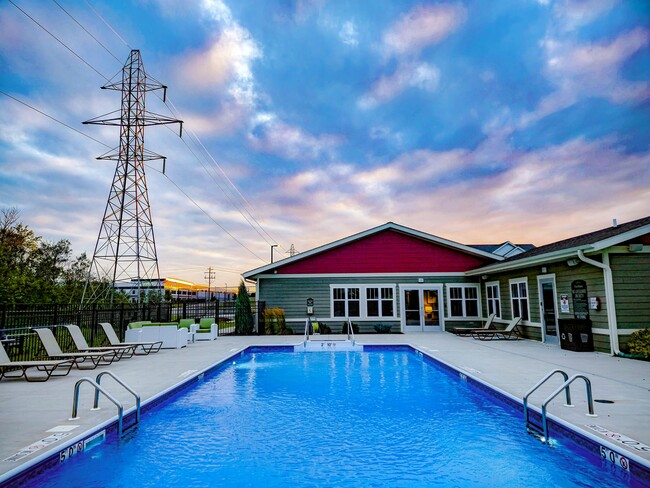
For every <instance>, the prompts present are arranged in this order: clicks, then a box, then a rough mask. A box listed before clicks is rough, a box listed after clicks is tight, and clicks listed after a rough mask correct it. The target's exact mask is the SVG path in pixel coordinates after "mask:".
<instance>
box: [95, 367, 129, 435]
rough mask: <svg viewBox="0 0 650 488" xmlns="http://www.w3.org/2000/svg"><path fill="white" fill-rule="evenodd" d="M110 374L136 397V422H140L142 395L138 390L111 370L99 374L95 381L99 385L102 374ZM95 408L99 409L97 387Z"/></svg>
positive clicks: (96, 390)
mask: <svg viewBox="0 0 650 488" xmlns="http://www.w3.org/2000/svg"><path fill="white" fill-rule="evenodd" d="M104 375H108V376H110V377H111V378H113V379H114V380H115V381H117V382H118V383H119V384H120V385H122V386H123V387H124V389H125V390H126V391H128V392H129V393H131V394H132V395H133V396H134V397H135V423H136V424H137V423H139V422H140V395H138V393H137V392H136V391H134V390H133V388H131V387H130V386H129V385H127V384H126V383H124V381H122V380H121V379H119V378H118V377H117V376H115V375H114V374H113V373H111V372H110V371H102V372H101V373H99V374H98V375H97V378H96V379H95V381H96V382H97V384H98V385H99V384H100V383H101V379H102V376H104ZM93 410H99V390H98V389H95V403H94V404H93Z"/></svg>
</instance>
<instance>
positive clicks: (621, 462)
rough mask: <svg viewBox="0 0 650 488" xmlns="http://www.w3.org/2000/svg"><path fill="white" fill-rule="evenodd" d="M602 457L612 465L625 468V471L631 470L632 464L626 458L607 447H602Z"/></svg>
mask: <svg viewBox="0 0 650 488" xmlns="http://www.w3.org/2000/svg"><path fill="white" fill-rule="evenodd" d="M600 457H601V458H603V459H607V460H609V461H610V462H611V463H614V464H615V465H616V466H618V467H620V468H623V469H624V470H625V471H629V470H630V462H629V461H628V460H627V458H626V457H625V456H621V455H620V454H619V453H617V452H614V451H612V450H611V449H607V448H606V447H605V446H600Z"/></svg>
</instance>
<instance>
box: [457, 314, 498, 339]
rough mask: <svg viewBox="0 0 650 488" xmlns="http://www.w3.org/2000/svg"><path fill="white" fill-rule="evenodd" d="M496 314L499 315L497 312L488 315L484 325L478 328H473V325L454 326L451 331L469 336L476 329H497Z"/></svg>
mask: <svg viewBox="0 0 650 488" xmlns="http://www.w3.org/2000/svg"><path fill="white" fill-rule="evenodd" d="M496 316H497V314H495V313H491V314H490V315H488V318H487V320H486V321H485V324H484V325H483V327H478V328H474V329H472V328H471V327H454V328H453V329H451V330H450V331H449V332H451V333H452V334H456V335H459V336H469V335H472V332H474V331H476V330H489V329H496V327H495V326H494V319H495V317H496Z"/></svg>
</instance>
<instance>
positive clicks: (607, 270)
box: [578, 249, 621, 356]
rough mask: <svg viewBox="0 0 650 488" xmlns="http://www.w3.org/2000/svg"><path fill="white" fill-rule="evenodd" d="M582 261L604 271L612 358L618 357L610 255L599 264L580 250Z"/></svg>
mask: <svg viewBox="0 0 650 488" xmlns="http://www.w3.org/2000/svg"><path fill="white" fill-rule="evenodd" d="M578 258H580V261H582V262H584V263H587V264H591V265H592V266H596V267H597V268H600V269H602V270H603V278H604V280H605V301H606V303H607V322H608V323H609V346H610V349H611V351H612V356H618V355H619V354H620V353H621V351H620V349H619V348H618V323H617V321H616V305H615V304H614V280H613V278H612V268H611V267H610V266H609V254H607V253H603V262H602V263H599V262H598V261H594V260H593V259H590V258H588V257H586V256H585V254H584V253H583V252H582V250H581V249H579V250H578Z"/></svg>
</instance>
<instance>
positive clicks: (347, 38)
mask: <svg viewBox="0 0 650 488" xmlns="http://www.w3.org/2000/svg"><path fill="white" fill-rule="evenodd" d="M339 38H340V39H341V41H342V42H343V44H345V45H347V46H356V45H358V44H359V34H358V33H357V28H356V26H355V25H354V22H352V21H351V20H348V21H347V22H344V23H343V25H342V26H341V30H340V31H339Z"/></svg>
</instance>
